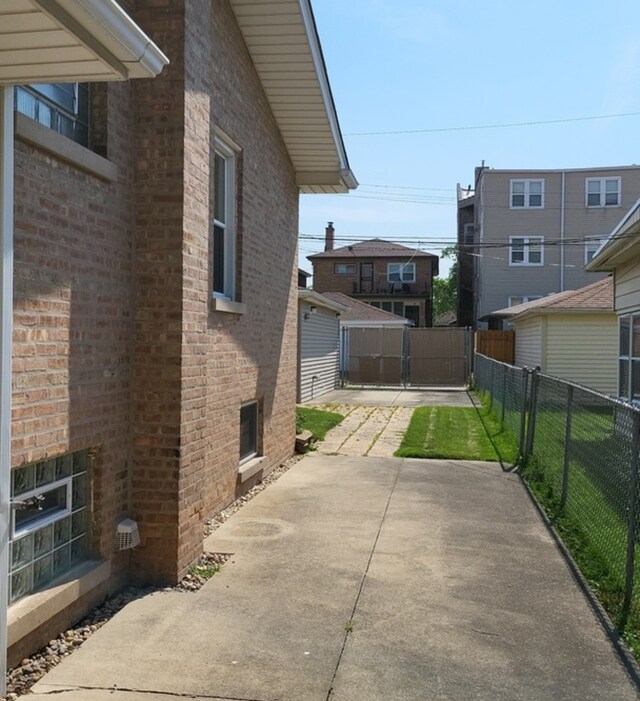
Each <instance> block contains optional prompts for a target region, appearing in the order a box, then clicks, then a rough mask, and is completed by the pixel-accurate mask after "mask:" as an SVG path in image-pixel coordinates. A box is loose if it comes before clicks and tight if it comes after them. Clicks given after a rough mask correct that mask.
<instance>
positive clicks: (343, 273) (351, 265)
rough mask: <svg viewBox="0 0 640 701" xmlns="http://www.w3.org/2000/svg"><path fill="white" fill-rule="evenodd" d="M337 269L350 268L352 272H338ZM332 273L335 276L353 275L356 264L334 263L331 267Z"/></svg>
mask: <svg viewBox="0 0 640 701" xmlns="http://www.w3.org/2000/svg"><path fill="white" fill-rule="evenodd" d="M339 268H352V270H339ZM333 272H334V274H335V275H355V274H356V264H355V263H335V264H334V266H333Z"/></svg>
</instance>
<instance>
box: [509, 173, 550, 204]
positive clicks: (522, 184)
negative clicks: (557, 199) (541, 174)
mask: <svg viewBox="0 0 640 701" xmlns="http://www.w3.org/2000/svg"><path fill="white" fill-rule="evenodd" d="M510 202H511V208H512V209H542V208H543V207H544V180H512V181H511V199H510Z"/></svg>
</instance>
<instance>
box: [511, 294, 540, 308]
mask: <svg viewBox="0 0 640 701" xmlns="http://www.w3.org/2000/svg"><path fill="white" fill-rule="evenodd" d="M536 299H542V295H522V296H521V297H509V306H510V307H515V306H517V305H518V304H526V303H527V302H533V301H534V300H536Z"/></svg>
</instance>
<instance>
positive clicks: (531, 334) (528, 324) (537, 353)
mask: <svg viewBox="0 0 640 701" xmlns="http://www.w3.org/2000/svg"><path fill="white" fill-rule="evenodd" d="M514 326H515V330H516V365H519V366H520V367H525V366H526V367H528V368H535V367H537V366H538V365H540V366H541V367H542V318H541V317H539V316H538V317H534V318H532V319H531V318H529V319H523V320H522V321H519V322H517V323H516V324H515V325H514ZM543 370H544V367H543Z"/></svg>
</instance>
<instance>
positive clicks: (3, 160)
mask: <svg viewBox="0 0 640 701" xmlns="http://www.w3.org/2000/svg"><path fill="white" fill-rule="evenodd" d="M13 90H14V89H13V86H4V87H0V247H1V248H2V265H1V266H0V304H1V310H2V311H1V317H0V695H1V696H4V695H5V693H6V676H7V675H6V672H7V606H8V601H9V595H8V591H9V534H10V530H9V529H10V523H11V518H10V494H11V337H12V329H13V139H14V137H13Z"/></svg>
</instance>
